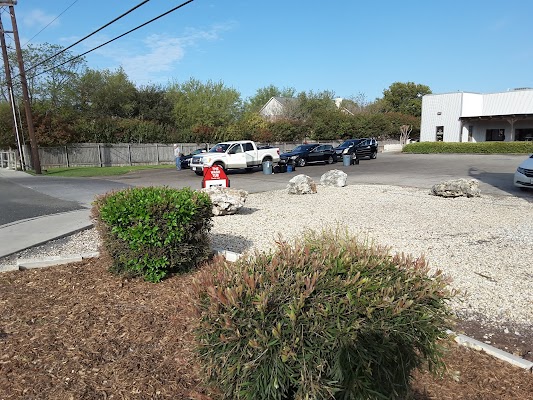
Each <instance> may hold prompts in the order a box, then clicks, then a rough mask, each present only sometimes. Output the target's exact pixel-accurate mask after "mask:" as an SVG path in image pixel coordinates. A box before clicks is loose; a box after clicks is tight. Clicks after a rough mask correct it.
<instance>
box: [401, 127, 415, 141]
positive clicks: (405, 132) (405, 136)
mask: <svg viewBox="0 0 533 400" xmlns="http://www.w3.org/2000/svg"><path fill="white" fill-rule="evenodd" d="M412 130H413V127H412V126H411V125H402V126H400V144H407V141H408V140H409V135H410V134H411V131H412Z"/></svg>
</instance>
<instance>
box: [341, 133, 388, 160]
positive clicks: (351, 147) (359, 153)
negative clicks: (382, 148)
mask: <svg viewBox="0 0 533 400" xmlns="http://www.w3.org/2000/svg"><path fill="white" fill-rule="evenodd" d="M335 154H336V156H337V158H339V159H340V158H342V156H343V155H345V154H350V155H351V156H352V158H363V157H368V158H370V159H371V160H373V159H375V158H376V157H377V156H378V142H377V140H376V139H368V138H362V139H348V140H346V141H344V143H342V144H341V145H340V146H338V147H335Z"/></svg>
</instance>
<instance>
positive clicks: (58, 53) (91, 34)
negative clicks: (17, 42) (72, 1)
mask: <svg viewBox="0 0 533 400" xmlns="http://www.w3.org/2000/svg"><path fill="white" fill-rule="evenodd" d="M76 1H77V0H76ZM149 1H150V0H144V1H143V2H141V3H139V4H137V5H136V6H135V7H133V8H131V9H129V10H128V11H126V12H125V13H123V14H122V15H119V16H118V17H117V18H115V19H114V20H112V21H109V22H108V23H107V24H105V25H104V26H102V27H100V28H98V29H97V30H95V31H94V32H92V33H89V34H88V35H87V36H85V37H83V38H81V39H80V40H78V41H77V42H76V43H74V44H71V45H70V46H68V47H65V48H64V49H62V50H60V51H58V52H57V53H55V54H54V55H51V56H50V57H48V58H47V59H46V60H43V61H41V62H39V63H37V64H35V65H33V66H31V67H30V68H28V69H27V70H26V71H31V70H33V69H35V68H37V67H39V66H40V65H43V64H44V63H46V62H47V61H49V60H51V59H52V58H55V57H57V56H59V55H60V54H63V53H64V52H65V51H67V50H68V49H71V48H72V47H74V46H76V45H77V44H79V43H81V42H83V41H84V40H86V39H88V38H90V37H91V36H93V35H94V34H96V33H98V32H100V31H101V30H102V29H104V28H107V27H108V26H109V25H111V24H113V23H115V22H117V21H118V20H119V19H121V18H123V17H125V16H126V15H128V14H129V13H131V12H133V11H135V10H136V9H137V8H139V7H141V6H142V5H144V4H146V3H148V2H149ZM69 61H71V60H69ZM67 62H68V61H67ZM61 65H63V64H60V65H58V67H59V66H61ZM46 72H48V71H46ZM37 75H40V74H37ZM37 75H34V76H37Z"/></svg>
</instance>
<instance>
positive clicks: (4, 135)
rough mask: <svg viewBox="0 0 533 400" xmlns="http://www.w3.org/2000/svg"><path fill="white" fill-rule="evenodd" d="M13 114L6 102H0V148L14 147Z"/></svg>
mask: <svg viewBox="0 0 533 400" xmlns="http://www.w3.org/2000/svg"><path fill="white" fill-rule="evenodd" d="M12 121H13V114H12V111H11V106H10V105H9V103H8V102H5V101H3V102H0V149H7V148H15V147H16V138H15V135H14V133H13V122H12Z"/></svg>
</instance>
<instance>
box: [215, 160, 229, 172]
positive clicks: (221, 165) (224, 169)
mask: <svg viewBox="0 0 533 400" xmlns="http://www.w3.org/2000/svg"><path fill="white" fill-rule="evenodd" d="M213 165H218V166H219V167H220V168H222V170H223V171H224V172H226V168H225V167H224V164H222V163H221V162H216V163H213Z"/></svg>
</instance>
